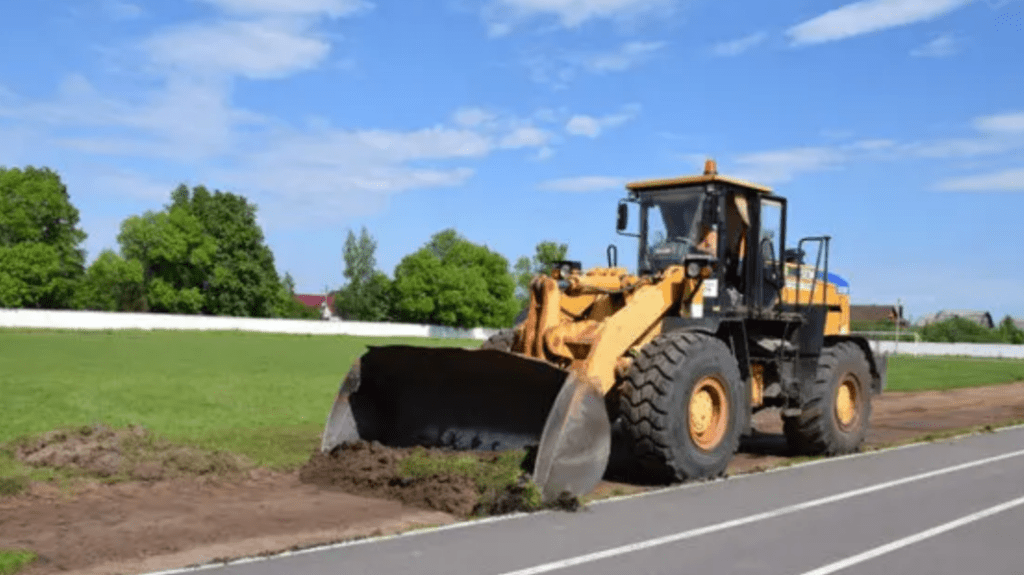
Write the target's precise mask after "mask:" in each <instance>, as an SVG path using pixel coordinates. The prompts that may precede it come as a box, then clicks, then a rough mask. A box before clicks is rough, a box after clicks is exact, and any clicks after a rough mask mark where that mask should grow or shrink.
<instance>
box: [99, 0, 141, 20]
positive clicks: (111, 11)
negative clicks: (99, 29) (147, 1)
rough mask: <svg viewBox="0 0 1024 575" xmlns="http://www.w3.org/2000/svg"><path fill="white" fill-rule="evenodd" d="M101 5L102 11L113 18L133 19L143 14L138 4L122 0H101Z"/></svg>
mask: <svg viewBox="0 0 1024 575" xmlns="http://www.w3.org/2000/svg"><path fill="white" fill-rule="evenodd" d="M101 6H102V8H103V11H104V12H106V13H107V15H109V16H110V17H111V18H113V19H115V20H133V19H135V18H138V17H140V16H142V15H143V14H145V11H144V10H143V9H142V7H141V6H139V5H138V4H133V3H131V2H125V1H123V0H103V3H102V4H101Z"/></svg>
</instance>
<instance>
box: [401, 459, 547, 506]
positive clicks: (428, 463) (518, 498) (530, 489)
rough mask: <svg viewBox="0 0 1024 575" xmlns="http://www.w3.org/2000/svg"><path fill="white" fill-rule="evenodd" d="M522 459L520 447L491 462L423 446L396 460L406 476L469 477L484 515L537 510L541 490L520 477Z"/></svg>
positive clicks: (539, 503)
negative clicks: (474, 486)
mask: <svg viewBox="0 0 1024 575" xmlns="http://www.w3.org/2000/svg"><path fill="white" fill-rule="evenodd" d="M525 459H526V452H525V451H523V450H515V451H506V452H503V453H499V454H497V455H496V457H495V460H494V461H493V462H491V461H481V459H480V458H479V457H477V456H476V455H473V454H468V453H467V454H451V455H448V454H445V455H436V454H435V455H431V454H429V453H428V452H427V450H425V449H416V450H415V451H413V452H412V453H411V454H410V455H409V457H406V458H405V459H403V460H402V461H401V462H400V463H399V468H398V472H399V474H400V475H402V476H403V477H408V478H418V477H430V476H433V475H455V476H463V477H469V478H470V479H472V480H473V482H474V483H476V486H477V489H478V490H479V492H480V505H479V509H478V512H479V513H482V514H485V515H486V514H491V513H504V512H508V511H513V510H516V511H528V510H534V509H540V508H541V505H542V502H541V494H540V491H539V490H538V489H537V486H536V485H534V484H533V482H531V481H528V480H527V479H526V478H525V477H524V476H523V468H522V467H523V461H524V460H525ZM510 498H514V499H515V501H512V500H511V499H510Z"/></svg>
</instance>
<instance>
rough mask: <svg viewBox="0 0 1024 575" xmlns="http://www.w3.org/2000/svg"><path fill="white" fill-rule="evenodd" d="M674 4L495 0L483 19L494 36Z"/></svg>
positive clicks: (660, 0)
mask: <svg viewBox="0 0 1024 575" xmlns="http://www.w3.org/2000/svg"><path fill="white" fill-rule="evenodd" d="M239 1H241V0H239ZM674 3H675V0H494V1H493V2H491V3H490V4H488V5H487V6H486V7H485V8H484V18H485V19H486V20H487V21H488V24H489V31H490V33H491V35H492V36H503V35H505V34H508V33H510V32H511V31H512V30H513V29H514V28H515V25H516V24H518V23H519V22H522V21H524V20H528V19H530V18H534V17H538V16H549V17H554V18H556V19H557V20H558V22H559V24H560V25H561V26H562V27H564V28H576V27H579V26H580V25H581V24H583V23H585V22H588V21H590V20H598V19H605V20H608V19H623V18H631V17H636V16H638V15H640V14H644V13H648V12H651V11H654V10H665V9H670V8H671V7H672V5H673V4H674Z"/></svg>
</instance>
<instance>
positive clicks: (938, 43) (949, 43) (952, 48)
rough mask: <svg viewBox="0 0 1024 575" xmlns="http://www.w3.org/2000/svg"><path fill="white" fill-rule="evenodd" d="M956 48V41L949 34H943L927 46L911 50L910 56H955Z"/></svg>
mask: <svg viewBox="0 0 1024 575" xmlns="http://www.w3.org/2000/svg"><path fill="white" fill-rule="evenodd" d="M958 48H959V46H957V42H956V39H955V38H953V36H952V35H951V34H943V35H942V36H939V37H938V38H935V39H934V40H932V41H930V42H928V43H927V44H925V45H923V46H919V47H917V48H915V49H913V50H911V51H910V55H911V56H916V57H918V58H942V57H945V56H952V55H953V54H956V53H957V50H958Z"/></svg>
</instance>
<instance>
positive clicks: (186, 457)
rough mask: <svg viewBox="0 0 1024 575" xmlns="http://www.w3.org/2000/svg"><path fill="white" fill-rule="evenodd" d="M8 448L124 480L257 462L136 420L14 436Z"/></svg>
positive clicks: (26, 457)
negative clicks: (177, 440) (188, 442)
mask: <svg viewBox="0 0 1024 575" xmlns="http://www.w3.org/2000/svg"><path fill="white" fill-rule="evenodd" d="M9 449H11V450H12V451H13V453H14V456H15V457H16V458H17V459H18V460H20V461H21V462H23V463H25V464H27V465H30V466H33V467H51V468H56V469H62V470H67V471H71V472H78V473H82V474H84V475H90V476H96V477H102V478H116V479H125V480H139V481H157V480H161V479H171V478H175V477H182V476H207V475H227V474H234V473H240V472H243V471H245V470H248V469H251V468H252V467H253V465H252V463H251V462H250V461H248V460H247V459H246V458H245V457H243V456H240V455H236V454H233V453H227V452H221V451H212V452H211V451H205V450H202V449H197V448H194V447H185V446H182V445H176V444H174V443H171V442H169V441H167V440H164V439H161V438H158V437H156V436H155V435H154V434H153V433H152V432H150V431H149V430H147V429H145V428H143V427H141V426H136V425H132V426H129V427H127V428H123V429H114V428H112V427H109V426H107V425H91V426H83V427H76V428H69V429H58V430H54V431H49V432H46V433H43V434H41V435H38V436H35V437H31V438H27V439H22V440H19V441H16V442H14V443H13V445H12V446H11V447H9Z"/></svg>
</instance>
